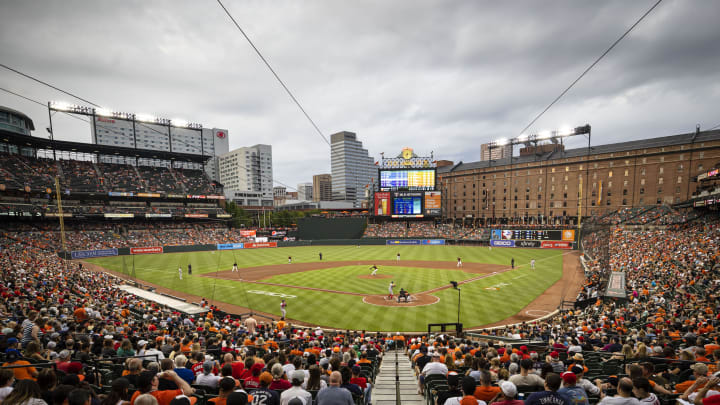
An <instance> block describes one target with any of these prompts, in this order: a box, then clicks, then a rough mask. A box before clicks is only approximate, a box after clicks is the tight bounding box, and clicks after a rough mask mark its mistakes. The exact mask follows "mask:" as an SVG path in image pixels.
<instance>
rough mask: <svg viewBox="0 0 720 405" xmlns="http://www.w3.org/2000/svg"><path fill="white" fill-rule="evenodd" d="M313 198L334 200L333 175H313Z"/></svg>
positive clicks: (316, 199)
mask: <svg viewBox="0 0 720 405" xmlns="http://www.w3.org/2000/svg"><path fill="white" fill-rule="evenodd" d="M312 200H313V201H315V202H318V201H332V176H331V175H329V174H316V175H314V176H313V189H312Z"/></svg>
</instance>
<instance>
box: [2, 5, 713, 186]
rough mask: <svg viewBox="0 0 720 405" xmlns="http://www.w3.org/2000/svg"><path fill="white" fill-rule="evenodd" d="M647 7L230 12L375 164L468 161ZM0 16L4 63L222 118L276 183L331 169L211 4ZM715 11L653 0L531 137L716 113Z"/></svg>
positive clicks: (674, 130)
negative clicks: (401, 159)
mask: <svg viewBox="0 0 720 405" xmlns="http://www.w3.org/2000/svg"><path fill="white" fill-rule="evenodd" d="M653 4H654V1H641V2H634V3H627V2H621V1H610V2H602V3H576V2H563V1H551V2H543V3H542V4H536V3H530V2H528V3H497V2H492V3H491V2H474V3H469V2H461V1H450V2H447V3H445V4H443V6H442V7H438V6H437V4H436V3H433V2H430V1H419V2H412V3H410V2H395V3H390V4H388V3H379V2H369V1H368V2H361V3H356V4H347V3H335V2H327V1H317V2H312V3H303V4H301V5H298V4H294V3H291V2H285V1H281V2H273V3H243V2H234V3H228V4H227V6H228V9H229V11H230V12H231V13H233V15H234V16H235V17H236V19H237V20H238V22H239V24H240V25H241V26H242V27H243V29H244V30H245V31H246V32H247V34H248V35H249V37H250V38H251V39H252V40H253V42H254V43H255V44H256V45H257V47H258V48H259V49H260V50H261V52H262V53H263V55H264V56H265V57H266V58H267V59H268V61H269V63H270V64H271V65H272V66H273V68H274V69H275V70H276V71H277V73H278V74H279V76H280V77H281V78H282V79H283V81H284V82H285V83H286V84H287V86H288V87H289V88H290V89H291V90H292V92H293V94H294V95H295V96H297V98H298V100H299V101H300V103H301V104H302V105H303V107H304V109H305V110H306V111H307V113H308V114H309V116H311V117H312V119H313V121H314V122H316V123H317V125H318V127H319V128H320V130H321V132H322V133H323V135H324V136H325V137H326V138H329V136H330V134H332V133H336V132H339V131H345V130H346V131H352V132H355V133H358V134H360V135H361V137H362V140H363V144H364V147H365V148H367V149H368V150H369V154H370V156H371V157H373V159H375V160H378V159H379V156H380V153H381V152H384V153H386V154H391V155H394V154H395V153H397V152H398V151H400V150H401V149H402V148H403V147H406V146H409V147H412V148H414V149H415V150H416V151H417V152H418V153H419V154H422V155H429V154H430V152H434V156H435V157H436V158H437V159H443V160H452V161H455V162H458V161H461V160H462V161H464V162H471V161H477V160H480V153H479V149H480V148H479V146H480V144H483V143H487V142H490V141H493V140H496V139H499V138H503V137H504V138H510V137H515V136H518V135H520V131H521V130H522V129H523V128H524V127H525V126H526V125H527V124H528V123H529V122H530V121H532V119H533V118H534V117H535V116H536V115H537V114H538V113H540V112H541V111H542V110H543V109H544V108H545V107H546V106H547V105H548V103H550V102H551V101H552V100H553V99H554V98H555V97H556V96H558V95H559V94H560V93H561V92H562V90H563V89H565V88H566V87H567V86H568V85H569V84H570V83H571V82H572V81H573V80H575V79H576V78H577V77H578V75H580V74H581V73H582V72H583V70H584V69H586V68H587V67H588V66H589V65H590V64H591V63H592V62H593V61H594V60H595V59H596V58H597V57H598V56H600V55H601V54H602V53H603V51H604V50H606V49H607V47H608V46H609V45H610V44H612V43H613V42H614V41H615V40H617V39H618V38H619V37H620V35H622V33H623V32H625V30H627V29H628V28H629V27H630V26H631V25H632V24H633V23H634V22H635V21H636V20H637V19H638V18H639V17H640V16H641V15H642V14H643V13H644V12H646V11H647V10H648V9H649V8H650V7H651V6H652V5H653ZM3 11H4V12H3V14H2V16H0V22H1V23H2V24H0V32H2V36H0V43H1V44H2V46H0V61H2V63H3V64H5V65H7V66H8V67H11V68H14V69H17V70H18V71H20V72H23V73H25V74H27V75H31V76H33V77H37V78H38V79H40V80H44V81H46V82H48V83H50V84H52V85H54V86H57V87H58V88H61V89H64V90H66V91H69V92H72V93H73V94H76V95H78V96H80V97H83V98H85V99H87V100H89V101H92V102H94V103H97V104H98V105H101V106H102V107H106V108H111V109H113V110H118V111H127V112H137V113H148V114H154V115H156V116H162V117H167V118H171V119H173V118H176V117H181V118H184V119H186V120H188V121H193V122H199V123H202V124H203V125H204V126H205V127H207V128H213V127H216V128H227V129H228V132H229V134H230V135H231V136H230V149H236V148H238V147H240V146H243V145H253V144H258V143H263V144H270V145H273V153H274V157H275V161H276V162H278V164H277V165H276V168H275V169H276V170H275V171H274V173H273V175H274V177H275V180H276V181H278V182H281V183H282V184H285V185H288V186H290V189H292V188H293V186H294V185H296V184H298V183H303V182H310V181H311V179H312V176H313V175H315V174H319V173H328V172H329V171H330V162H329V159H327V156H328V153H327V152H328V150H329V146H328V145H327V144H326V143H325V141H324V140H323V139H322V138H321V137H320V136H319V135H318V133H317V132H316V131H315V129H314V128H313V127H312V126H311V125H310V124H309V123H308V121H307V120H306V119H305V117H304V116H303V114H302V113H301V112H300V111H299V110H298V109H297V107H296V106H295V105H294V104H293V102H292V101H291V100H290V99H289V97H288V96H287V94H285V93H284V92H283V89H282V88H281V86H279V84H278V83H277V81H276V80H275V79H274V78H273V77H272V74H270V73H269V72H268V71H267V69H266V67H265V66H264V65H263V64H262V62H261V61H260V60H259V58H258V57H257V55H256V54H254V52H253V51H252V48H251V47H250V46H249V45H248V43H247V42H246V41H245V40H244V39H243V38H242V37H241V36H240V35H239V33H238V32H237V30H236V29H235V27H234V26H233V25H232V23H231V22H230V21H229V20H228V18H227V16H226V15H225V14H224V12H223V11H222V9H220V8H219V7H217V5H215V4H212V3H190V2H186V3H182V2H181V3H177V2H168V1H161V2H154V3H152V4H146V3H142V2H133V1H130V2H127V3H122V4H117V3H94V2H82V1H70V2H67V3H62V4H59V3H48V4H36V3H32V2H15V3H10V4H7V5H5V6H4V8H3ZM718 14H720V4H718V3H714V2H707V3H700V2H677V1H675V2H672V1H665V2H663V3H661V4H660V5H659V6H658V7H657V8H656V9H655V10H654V11H653V12H652V13H650V14H649V15H648V16H647V18H646V19H645V20H644V21H642V22H641V23H640V24H639V25H638V26H637V27H636V28H635V29H634V30H633V31H632V32H631V33H630V34H629V35H628V36H627V37H626V38H624V39H623V41H622V42H620V43H619V44H618V46H617V47H616V48H615V49H613V50H612V51H611V52H610V53H608V54H607V56H606V57H605V58H604V59H603V60H602V61H600V62H599V63H598V64H597V66H595V67H594V68H593V70H591V71H590V72H589V73H588V74H587V76H585V77H584V78H583V79H582V80H580V81H579V82H578V84H577V85H575V87H574V88H573V89H572V90H570V91H569V92H568V93H567V94H566V95H565V96H564V97H563V98H562V99H560V101H559V102H558V103H557V104H555V105H554V106H553V108H551V109H550V110H549V111H548V112H547V113H546V114H545V115H543V116H542V118H541V119H540V120H539V121H538V122H536V123H535V124H534V125H533V126H531V128H530V129H529V130H528V132H529V133H537V132H539V131H542V130H553V129H557V128H559V127H561V126H563V125H570V126H576V125H584V124H586V123H588V124H590V125H592V127H593V137H592V139H593V144H597V145H600V144H609V143H613V142H620V141H625V140H637V139H646V138H653V137H658V136H668V135H673V134H679V133H687V132H692V131H693V130H694V128H695V125H696V124H700V126H701V129H703V130H707V129H710V128H712V127H713V126H715V125H717V124H720V116H718V115H717V111H716V109H715V108H714V107H713V106H716V105H719V104H720V93H718V92H717V91H715V85H714V83H717V82H718V79H720V72H719V71H718V70H717V69H716V66H718V64H719V63H718V62H720V55H719V54H718V53H717V52H712V50H714V49H715V47H716V45H715V44H717V43H718V42H720V28H718V27H717V24H715V23H714V18H715V17H714V16H716V15H718ZM198 15H202V16H203V20H202V22H201V23H198V22H197V16H198ZM438 21H443V22H444V23H443V24H437V22H438ZM277 27H283V29H282V30H278V28H277ZM348 27H352V29H348ZM89 33H92V35H89ZM288 33H292V35H289V34H288ZM49 38H51V40H50V39H49ZM0 87H2V88H4V89H6V90H9V91H12V92H14V93H17V94H20V95H22V96H24V97H28V98H30V99H33V100H37V101H39V102H41V104H44V103H47V102H48V101H51V100H60V101H68V102H73V103H78V104H86V103H84V102H82V101H80V100H77V99H73V98H72V97H70V96H68V95H65V94H62V93H60V92H58V91H56V90H52V89H51V88H49V87H47V86H43V85H41V84H39V83H37V82H34V81H32V80H30V79H28V78H27V77H23V76H21V75H19V74H17V73H13V72H11V71H9V70H7V69H0ZM0 105H4V106H7V107H10V108H13V109H16V110H19V111H22V112H24V113H26V114H28V115H29V116H30V118H32V119H33V120H34V122H35V124H36V128H37V129H36V130H35V131H34V133H33V135H35V136H42V137H45V136H47V134H46V132H45V131H44V128H45V127H47V126H48V122H47V121H48V112H47V109H46V108H45V107H43V106H41V105H36V104H34V103H33V102H31V101H28V100H26V99H23V98H21V97H18V96H15V95H12V94H10V93H7V92H0ZM53 124H54V129H55V131H56V136H57V137H58V139H61V140H72V141H83V142H90V130H89V124H85V123H82V122H79V121H77V120H74V119H72V118H69V117H67V116H64V115H63V114H59V113H56V114H54V115H53ZM578 138H580V137H578ZM568 142H569V143H568V145H567V147H569V148H573V147H577V146H579V145H581V144H582V143H583V142H584V140H583V139H571V140H569V141H568ZM516 152H517V151H516ZM276 184H280V183H276Z"/></svg>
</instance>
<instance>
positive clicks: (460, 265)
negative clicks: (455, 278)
mask: <svg viewBox="0 0 720 405" xmlns="http://www.w3.org/2000/svg"><path fill="white" fill-rule="evenodd" d="M457 267H462V259H461V258H460V256H458V259H457Z"/></svg>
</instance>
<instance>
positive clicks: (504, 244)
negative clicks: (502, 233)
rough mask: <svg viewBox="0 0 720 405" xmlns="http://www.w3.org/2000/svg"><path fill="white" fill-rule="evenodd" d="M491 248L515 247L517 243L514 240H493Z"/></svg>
mask: <svg viewBox="0 0 720 405" xmlns="http://www.w3.org/2000/svg"><path fill="white" fill-rule="evenodd" d="M490 246H493V247H515V241H514V240H495V239H493V240H491V241H490Z"/></svg>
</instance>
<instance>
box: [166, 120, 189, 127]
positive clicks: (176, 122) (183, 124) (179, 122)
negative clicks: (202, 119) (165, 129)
mask: <svg viewBox="0 0 720 405" xmlns="http://www.w3.org/2000/svg"><path fill="white" fill-rule="evenodd" d="M170 122H171V123H172V126H174V127H182V128H185V127H187V126H188V124H189V123H188V122H187V120H184V119H181V118H172V119H171V120H170Z"/></svg>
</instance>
